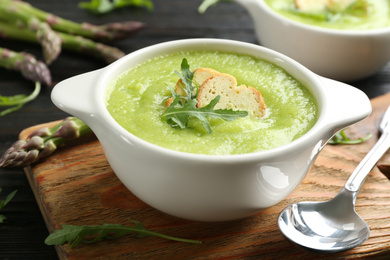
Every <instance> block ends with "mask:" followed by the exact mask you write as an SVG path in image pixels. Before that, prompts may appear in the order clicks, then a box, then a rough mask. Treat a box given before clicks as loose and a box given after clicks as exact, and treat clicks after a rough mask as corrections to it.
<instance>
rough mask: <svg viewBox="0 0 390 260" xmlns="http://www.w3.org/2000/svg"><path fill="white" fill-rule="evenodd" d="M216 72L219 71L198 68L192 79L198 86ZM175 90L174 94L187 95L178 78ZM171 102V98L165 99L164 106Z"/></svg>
mask: <svg viewBox="0 0 390 260" xmlns="http://www.w3.org/2000/svg"><path fill="white" fill-rule="evenodd" d="M217 73H219V72H218V71H216V70H213V69H210V68H199V69H197V70H195V72H194V77H193V79H192V80H193V82H194V83H195V84H196V85H197V86H199V87H200V86H201V85H202V84H203V82H205V81H206V79H208V78H210V77H211V76H213V75H215V74H217ZM175 92H176V94H178V95H180V96H182V97H186V96H187V94H186V93H185V92H184V90H183V81H182V80H181V79H179V80H178V81H177V83H176V86H175ZM172 102H173V98H169V99H167V101H166V102H165V106H166V107H169V106H170V105H171V104H172Z"/></svg>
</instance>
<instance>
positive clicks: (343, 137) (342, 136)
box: [328, 130, 372, 144]
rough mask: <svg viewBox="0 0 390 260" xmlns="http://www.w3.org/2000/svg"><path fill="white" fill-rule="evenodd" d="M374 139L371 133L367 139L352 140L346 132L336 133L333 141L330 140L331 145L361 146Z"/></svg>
mask: <svg viewBox="0 0 390 260" xmlns="http://www.w3.org/2000/svg"><path fill="white" fill-rule="evenodd" d="M371 137H372V134H371V133H368V134H367V135H366V136H365V137H360V138H358V139H353V140H352V139H350V138H349V137H348V136H347V134H346V133H345V132H344V130H341V131H340V132H338V133H336V134H335V135H334V136H333V137H332V139H330V140H329V142H328V143H329V144H360V143H363V142H365V141H367V140H368V139H370V138H371Z"/></svg>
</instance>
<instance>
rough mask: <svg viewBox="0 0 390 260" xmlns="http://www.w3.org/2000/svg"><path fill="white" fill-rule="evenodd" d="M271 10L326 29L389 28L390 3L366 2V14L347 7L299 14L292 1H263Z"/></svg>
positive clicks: (372, 0) (384, 0)
mask: <svg viewBox="0 0 390 260" xmlns="http://www.w3.org/2000/svg"><path fill="white" fill-rule="evenodd" d="M264 1H265V2H266V3H267V4H268V5H269V6H270V7H271V8H272V9H273V10H275V11H276V12H278V13H279V14H281V15H283V16H286V17H287V18H290V19H292V20H295V21H298V22H301V23H306V24H310V25H314V26H320V27H324V28H328V29H339V30H371V29H379V28H385V27H389V26H390V8H389V6H390V1H388V0H366V2H367V7H368V8H367V9H366V10H367V12H363V13H361V12H358V10H352V8H350V9H349V10H348V7H347V8H346V9H344V10H340V11H338V12H335V11H333V12H330V11H329V10H325V11H321V12H319V11H317V12H314V11H313V12H308V11H305V12H300V11H299V10H298V9H297V8H296V7H295V4H294V0H264Z"/></svg>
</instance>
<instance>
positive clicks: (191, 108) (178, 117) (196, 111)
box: [162, 95, 248, 134]
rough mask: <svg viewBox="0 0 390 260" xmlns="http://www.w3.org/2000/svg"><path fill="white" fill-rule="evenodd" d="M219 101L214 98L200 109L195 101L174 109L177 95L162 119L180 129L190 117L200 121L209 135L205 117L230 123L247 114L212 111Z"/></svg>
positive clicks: (178, 98) (228, 110)
mask: <svg viewBox="0 0 390 260" xmlns="http://www.w3.org/2000/svg"><path fill="white" fill-rule="evenodd" d="M219 99H220V96H216V97H215V98H214V99H213V100H211V101H210V103H209V104H208V105H207V106H204V107H201V108H197V107H196V104H197V101H196V100H190V101H188V102H186V103H185V104H184V105H183V106H182V107H176V105H177V104H178V102H179V100H180V95H178V96H177V97H176V98H175V99H174V100H173V102H172V104H171V105H170V106H169V107H168V108H167V109H166V110H165V112H164V113H163V114H162V117H164V118H166V119H167V122H168V123H169V124H170V125H171V126H172V127H176V126H179V127H180V128H181V129H184V128H186V127H187V123H188V121H189V120H190V118H191V117H197V118H198V119H199V120H200V121H201V123H202V125H203V127H204V128H206V130H207V133H209V134H211V126H210V123H209V121H208V120H207V117H212V118H217V119H225V120H229V121H232V120H235V119H237V118H240V117H245V116H247V115H248V112H246V111H233V110H232V109H217V110H214V107H215V105H216V104H217V103H218V101H219Z"/></svg>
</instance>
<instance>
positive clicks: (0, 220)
mask: <svg viewBox="0 0 390 260" xmlns="http://www.w3.org/2000/svg"><path fill="white" fill-rule="evenodd" d="M0 192H1V188H0ZM16 192H17V190H14V191H13V192H11V193H10V194H8V195H7V197H5V199H4V200H1V201H0V210H1V209H3V208H4V207H5V205H7V204H8V202H10V201H11V200H12V198H13V197H14V196H15V194H16ZM5 219H6V217H5V216H4V215H0V223H3V222H4V220H5Z"/></svg>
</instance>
